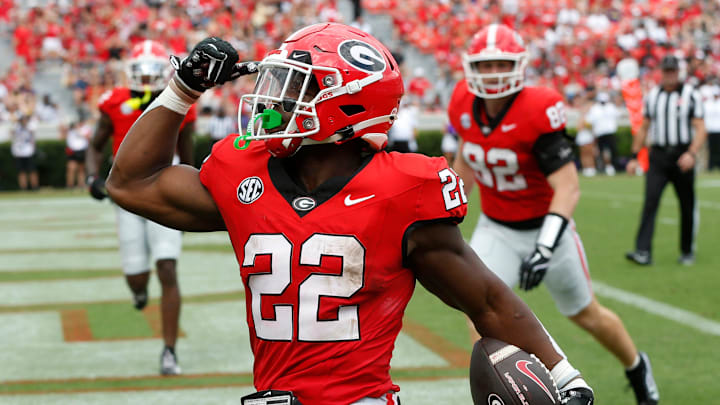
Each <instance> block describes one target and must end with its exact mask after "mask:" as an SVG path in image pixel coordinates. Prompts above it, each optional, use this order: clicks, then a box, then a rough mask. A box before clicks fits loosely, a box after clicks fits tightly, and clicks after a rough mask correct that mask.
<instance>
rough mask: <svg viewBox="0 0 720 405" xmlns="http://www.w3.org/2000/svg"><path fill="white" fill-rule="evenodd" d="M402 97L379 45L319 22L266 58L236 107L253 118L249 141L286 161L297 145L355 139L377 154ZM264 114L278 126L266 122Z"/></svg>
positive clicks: (395, 69) (350, 29) (396, 74)
mask: <svg viewBox="0 0 720 405" xmlns="http://www.w3.org/2000/svg"><path fill="white" fill-rule="evenodd" d="M402 94H403V81H402V77H401V76H400V71H399V68H398V66H397V63H396V62H395V59H393V57H392V55H391V54H390V51H388V50H387V48H386V47H385V46H384V45H383V44H381V43H380V42H379V41H378V40H377V39H375V38H374V37H372V36H371V35H370V34H368V33H366V32H363V31H361V30H359V29H356V28H353V27H350V26H347V25H343V24H337V23H323V24H315V25H311V26H309V27H306V28H303V29H301V30H299V31H297V32H295V33H294V34H292V35H291V36H290V37H289V38H288V39H286V40H285V42H283V44H282V45H281V46H280V48H279V49H276V50H274V51H271V52H270V53H269V54H268V55H267V56H266V57H265V58H264V59H263V60H262V62H260V65H259V72H258V76H257V81H256V83H255V90H254V91H253V93H252V94H247V95H244V96H242V101H241V103H247V104H248V105H249V106H250V107H251V111H252V113H251V115H250V121H249V123H248V127H247V132H246V134H247V135H248V136H249V138H250V139H263V140H265V145H266V147H267V149H268V151H269V152H270V153H272V154H273V155H274V156H278V157H284V156H289V155H292V154H293V153H295V152H296V151H297V150H298V149H299V148H300V146H301V145H312V144H319V143H342V142H345V141H347V140H350V139H354V138H362V139H364V140H365V141H367V142H368V143H369V144H370V145H371V146H372V147H373V148H375V149H377V150H379V149H382V148H383V147H384V146H385V145H386V144H387V132H388V130H389V129H390V126H391V125H392V122H393V120H394V119H395V117H396V115H397V110H398V106H399V103H400V98H401V96H402ZM241 106H242V104H241ZM267 109H271V110H275V112H277V113H279V114H276V113H275V112H273V115H275V116H276V117H277V116H278V115H281V116H282V120H281V121H279V122H277V123H274V124H271V123H269V120H270V117H269V116H268V114H267V113H268V112H267V111H265V110H267ZM263 112H265V114H263ZM238 118H240V116H239V115H238ZM263 121H266V122H265V123H263Z"/></svg>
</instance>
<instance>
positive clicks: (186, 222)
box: [108, 165, 225, 231]
mask: <svg viewBox="0 0 720 405" xmlns="http://www.w3.org/2000/svg"><path fill="white" fill-rule="evenodd" d="M116 169H117V167H113V171H116ZM116 174H117V175H120V174H119V173H113V176H114V175H116ZM199 174H200V172H199V170H198V169H196V168H194V167H192V166H189V165H175V166H168V167H167V168H165V169H163V170H161V171H159V172H158V173H157V174H156V178H155V179H152V180H151V179H148V182H146V183H145V184H143V183H139V184H134V185H133V188H123V189H122V190H119V191H118V190H114V189H112V184H110V185H109V186H108V188H109V189H110V190H112V192H111V196H112V198H113V200H114V201H116V202H117V203H118V204H119V205H121V206H123V207H124V208H126V209H128V210H129V211H132V212H134V213H136V214H138V215H140V216H143V217H146V218H148V219H151V220H153V221H155V222H158V223H160V224H163V225H165V226H169V227H171V228H175V229H180V230H183V231H219V230H225V223H224V221H223V219H222V216H221V215H220V212H219V211H218V208H217V205H215V201H214V200H213V199H212V196H211V195H210V192H209V191H208V190H207V189H206V188H205V186H204V185H203V184H202V182H201V181H200V175H199ZM111 179H112V177H111ZM138 196H142V198H138Z"/></svg>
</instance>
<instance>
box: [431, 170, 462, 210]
mask: <svg viewBox="0 0 720 405" xmlns="http://www.w3.org/2000/svg"><path fill="white" fill-rule="evenodd" d="M438 176H440V182H441V183H443V188H442V195H443V200H444V201H445V209H446V210H448V211H450V210H451V209H453V208H457V207H459V206H460V205H461V204H467V197H466V196H465V183H464V182H463V179H461V178H459V177H458V175H457V174H456V173H455V172H454V171H453V170H452V169H448V168H445V169H442V170H440V171H439V172H438ZM458 184H459V185H460V187H458ZM458 188H459V189H460V190H458Z"/></svg>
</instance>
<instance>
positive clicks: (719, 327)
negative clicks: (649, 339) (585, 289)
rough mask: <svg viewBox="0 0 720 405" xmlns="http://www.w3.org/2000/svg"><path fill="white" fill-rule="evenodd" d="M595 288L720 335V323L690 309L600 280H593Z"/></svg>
mask: <svg viewBox="0 0 720 405" xmlns="http://www.w3.org/2000/svg"><path fill="white" fill-rule="evenodd" d="M593 289H594V290H595V293H596V294H598V295H600V296H602V297H605V298H610V299H613V300H615V301H619V302H622V303H623V304H627V305H631V306H633V307H635V308H638V309H641V310H643V311H645V312H649V313H651V314H653V315H657V316H659V317H661V318H665V319H669V320H672V321H675V322H677V323H681V324H683V325H687V326H689V327H691V328H693V329H696V330H699V331H700V332H705V333H707V334H710V335H715V336H720V323H718V322H715V321H713V320H710V319H707V318H704V317H702V316H700V315H697V314H694V313H692V312H690V311H686V310H684V309H680V308H676V307H674V306H672V305H668V304H665V303H662V302H660V301H655V300H653V299H650V298H646V297H643V296H641V295H637V294H633V293H631V292H628V291H625V290H621V289H619V288H615V287H611V286H609V285H607V284H605V283H603V282H600V281H593Z"/></svg>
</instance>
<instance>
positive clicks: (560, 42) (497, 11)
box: [0, 0, 720, 126]
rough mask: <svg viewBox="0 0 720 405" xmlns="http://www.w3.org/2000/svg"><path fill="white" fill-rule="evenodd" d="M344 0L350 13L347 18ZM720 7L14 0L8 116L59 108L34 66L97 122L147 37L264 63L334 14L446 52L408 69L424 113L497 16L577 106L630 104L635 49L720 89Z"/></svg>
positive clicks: (5, 25) (83, 116)
mask: <svg viewBox="0 0 720 405" xmlns="http://www.w3.org/2000/svg"><path fill="white" fill-rule="evenodd" d="M341 3H344V5H347V7H346V10H349V11H350V12H345V13H341V11H340V7H339V5H341ZM718 15H720V1H718V0H700V1H698V0H646V1H621V0H581V1H569V0H529V1H520V0H474V1H473V0H442V1H424V0H362V1H361V0H357V1H356V2H354V3H351V2H349V1H343V0H292V1H272V0H266V1H250V0H234V1H232V2H230V1H222V0H75V1H73V0H44V1H43V0H34V1H13V0H0V31H1V35H2V36H3V37H4V38H3V39H4V40H11V41H12V47H13V49H14V53H15V57H14V59H13V60H12V61H11V62H7V63H9V64H10V66H9V69H8V70H7V72H6V73H4V74H2V76H0V100H2V102H1V103H0V123H1V122H2V121H8V120H10V119H12V117H13V116H15V115H17V114H18V112H20V113H22V114H28V115H32V116H35V117H36V118H41V119H42V117H37V112H38V111H39V110H41V109H42V108H43V106H44V105H47V104H46V103H44V102H43V101H42V99H43V94H38V95H36V94H35V92H36V91H38V89H35V90H34V89H33V75H35V74H37V73H39V72H42V71H43V70H44V69H49V68H55V69H58V68H59V66H62V75H61V77H62V86H63V87H64V88H65V89H67V90H68V91H70V92H72V94H73V97H72V99H73V104H74V105H73V106H72V107H71V108H69V110H71V113H70V114H69V115H71V116H70V117H63V116H54V115H52V114H49V116H50V119H56V120H57V121H58V123H59V124H61V123H64V124H66V125H67V124H69V123H70V122H79V123H88V122H90V123H92V119H93V116H94V115H95V114H96V108H95V106H96V101H97V99H98V97H99V96H100V95H101V94H102V93H103V92H105V91H106V90H108V89H110V88H112V87H114V86H116V85H118V84H121V83H122V80H123V79H122V76H123V75H122V72H123V62H122V61H123V58H124V57H125V56H126V53H127V52H128V50H129V49H130V48H131V46H132V45H134V44H135V43H137V42H139V41H141V40H143V39H146V38H147V39H155V40H158V41H160V42H163V43H164V44H166V45H167V46H168V48H169V49H170V50H171V52H172V53H174V54H177V55H184V54H186V53H187V51H188V46H189V45H190V44H194V43H195V42H197V41H198V40H199V39H201V38H203V37H205V36H207V35H216V36H220V37H223V38H225V39H227V40H229V41H230V42H231V43H232V44H233V45H234V46H235V47H236V48H237V49H238V51H239V54H240V58H241V60H259V59H261V58H262V56H263V55H264V54H265V52H266V51H268V50H270V49H272V48H273V47H275V46H276V44H278V43H279V42H280V41H281V39H283V38H284V37H286V36H287V35H288V34H289V33H291V32H292V31H294V30H295V29H297V28H298V27H300V26H303V25H307V24H311V23H314V22H320V21H340V22H345V23H351V24H356V25H358V26H360V27H361V28H363V29H365V30H368V31H370V32H372V33H373V34H374V35H376V36H378V37H379V38H381V40H384V41H385V42H386V43H387V44H388V46H389V48H390V49H391V50H393V51H394V53H395V54H396V56H397V58H398V59H404V58H403V55H404V54H405V53H407V50H408V49H410V48H412V49H413V50H416V51H417V52H419V53H420V54H423V55H432V57H430V58H428V59H425V60H426V61H427V60H432V61H433V62H432V63H425V64H424V65H414V66H405V67H404V69H405V77H406V91H407V93H409V94H413V95H415V96H417V97H416V98H417V99H418V100H419V104H420V108H421V109H423V110H434V111H443V110H444V109H445V107H446V106H445V104H446V101H447V98H448V97H449V94H450V92H451V91H452V86H453V85H454V83H455V82H456V81H457V80H459V79H460V78H461V77H462V65H461V58H460V55H461V53H462V51H463V50H464V48H465V46H466V44H467V43H468V40H469V39H470V37H471V36H472V35H473V34H474V33H475V32H477V31H478V30H479V29H480V28H481V27H483V26H484V25H486V24H488V23H491V22H495V21H499V22H503V23H504V24H507V25H509V26H511V27H514V28H515V29H516V30H517V31H518V32H519V33H520V34H521V35H522V36H523V37H524V38H525V39H526V42H527V45H528V49H529V51H530V61H531V62H530V65H529V66H528V70H527V74H526V77H527V79H526V83H529V84H535V85H546V86H551V87H554V88H557V89H558V90H559V91H561V93H563V94H564V95H565V97H566V99H567V101H568V104H569V106H570V108H571V109H576V110H578V111H581V110H582V109H583V105H587V104H588V103H590V102H591V101H593V100H594V99H595V97H596V94H597V93H596V91H598V90H599V91H602V92H608V93H609V94H610V95H611V98H612V99H613V100H615V101H616V102H617V103H619V104H620V103H622V100H621V98H620V97H619V94H620V80H619V79H618V78H617V76H616V74H615V66H616V64H617V62H618V61H619V60H621V59H623V58H626V57H632V58H634V59H636V60H637V61H638V62H639V64H640V73H641V83H642V84H643V88H644V89H648V88H650V87H651V86H653V85H654V84H656V83H657V81H658V79H659V74H660V72H659V67H658V63H659V60H660V59H661V58H662V57H663V56H664V55H665V54H666V53H674V54H675V55H677V56H678V57H680V58H681V61H682V64H681V71H682V72H683V74H684V75H686V77H687V78H688V79H689V80H691V81H694V82H695V83H694V84H696V85H698V86H700V88H701V91H702V92H703V94H704V95H705V96H706V97H708V98H710V97H711V96H712V94H713V91H714V89H717V88H718V84H719V83H720V82H719V79H718V78H719V77H720V25H719V24H717V16H718ZM378 18H386V19H388V18H389V19H390V20H391V21H392V24H391V25H390V26H391V27H392V33H389V32H388V33H386V32H383V33H381V32H377V30H375V31H374V30H373V24H372V21H373V19H378ZM406 65H408V64H406ZM426 72H427V74H426ZM252 85H253V83H252V78H248V79H245V80H239V81H237V82H235V83H234V85H233V86H224V87H222V89H219V90H216V91H214V92H209V93H211V94H209V95H208V96H204V97H203V100H202V101H201V103H200V107H201V111H204V112H205V113H206V114H217V115H224V116H226V117H234V115H235V108H236V106H237V102H238V101H239V95H241V94H243V93H245V92H247V91H248V90H250V89H251V88H252ZM40 91H42V90H40ZM52 100H53V97H50V98H49V100H46V102H47V103H50V106H51V107H52V102H53V101H52ZM38 106H40V108H38ZM63 107H67V106H63ZM64 110H65V111H67V109H66V108H64ZM221 111H222V112H221ZM66 115H67V114H66ZM571 115H572V114H571ZM569 121H570V122H569V124H570V126H573V124H574V122H573V121H574V120H573V119H572V118H571V117H570V119H569ZM577 121H578V120H575V122H577Z"/></svg>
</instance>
